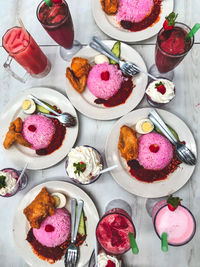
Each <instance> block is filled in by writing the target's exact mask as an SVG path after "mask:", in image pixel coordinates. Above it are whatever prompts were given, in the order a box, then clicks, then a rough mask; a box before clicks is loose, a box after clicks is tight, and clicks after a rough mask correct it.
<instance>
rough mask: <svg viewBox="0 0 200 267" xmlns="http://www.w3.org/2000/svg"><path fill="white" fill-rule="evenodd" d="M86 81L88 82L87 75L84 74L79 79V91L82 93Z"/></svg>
mask: <svg viewBox="0 0 200 267" xmlns="http://www.w3.org/2000/svg"><path fill="white" fill-rule="evenodd" d="M86 83H87V76H86V75H83V76H82V77H80V79H79V92H80V93H82V92H83V91H84V90H85V86H86Z"/></svg>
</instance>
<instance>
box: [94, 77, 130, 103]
mask: <svg viewBox="0 0 200 267" xmlns="http://www.w3.org/2000/svg"><path fill="white" fill-rule="evenodd" d="M125 77H126V80H124V81H123V82H122V84H121V87H120V89H119V90H118V92H117V93H116V94H115V95H114V96H112V97H111V98H109V99H102V98H97V99H96V100H95V101H94V102H95V103H96V104H103V105H104V106H105V107H115V106H118V105H121V104H124V103H125V102H126V100H127V98H128V97H129V96H130V94H131V93H132V91H133V88H134V87H135V86H134V85H133V82H132V77H127V76H125Z"/></svg>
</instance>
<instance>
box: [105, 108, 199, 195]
mask: <svg viewBox="0 0 200 267" xmlns="http://www.w3.org/2000/svg"><path fill="white" fill-rule="evenodd" d="M150 111H151V108H142V109H138V110H135V111H132V112H130V113H128V114H127V115H125V116H124V117H122V118H121V119H120V120H118V121H117V123H116V124H115V125H114V127H113V128H112V130H111V132H110V134H109V136H108V138H107V142H106V148H105V155H106V162H107V165H108V166H112V165H114V164H117V165H118V166H119V167H118V168H116V169H114V170H112V171H111V174H112V176H113V178H114V179H115V180H116V182H117V183H118V184H119V185H120V186H122V187H123V188H124V189H125V190H127V191H128V192H130V193H132V194H135V195H138V196H141V197H148V198H156V197H162V196H166V195H170V194H172V193H174V192H176V191H177V190H179V189H180V188H181V187H182V186H183V185H184V184H185V183H186V182H187V181H188V180H189V179H190V177H191V175H192V173H193V171H194V168H195V166H190V165H186V164H185V163H182V162H181V161H180V160H179V159H178V158H177V156H176V153H175V147H174V146H173V145H172V144H171V143H170V142H169V141H168V139H167V138H166V137H165V136H164V135H162V132H160V131H159V129H157V128H156V127H155V126H154V125H153V124H152V122H151V121H150V120H149V119H148V114H149V112H150ZM157 111H158V113H159V115H160V116H161V117H162V119H163V120H164V121H165V123H166V124H167V125H168V127H169V128H170V131H171V132H172V134H173V135H174V136H175V137H176V138H177V140H180V141H181V142H184V143H185V144H186V146H187V147H188V148H189V149H191V150H192V152H193V153H194V154H195V155H196V154H197V148H196V143H195V140H194V137H193V135H192V133H191V131H190V129H189V128H188V127H187V125H186V124H185V123H184V122H183V121H182V120H181V119H180V118H178V117H177V116H176V115H174V114H172V113H170V112H168V111H165V110H161V109H157Z"/></svg>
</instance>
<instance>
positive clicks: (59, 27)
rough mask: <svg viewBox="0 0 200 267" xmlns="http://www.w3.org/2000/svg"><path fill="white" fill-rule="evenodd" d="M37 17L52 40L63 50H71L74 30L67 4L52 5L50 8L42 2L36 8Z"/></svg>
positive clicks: (63, 2)
mask: <svg viewBox="0 0 200 267" xmlns="http://www.w3.org/2000/svg"><path fill="white" fill-rule="evenodd" d="M37 17H38V20H39V21H40V23H41V24H42V26H43V27H44V29H45V30H46V31H47V32H48V34H49V35H50V36H51V38H52V39H54V41H55V42H56V43H58V44H59V45H61V46H62V47H64V48H67V49H69V48H71V47H72V45H73V41H74V28H73V22H72V18H71V14H70V11H69V8H68V5H67V3H66V2H65V1H64V0H63V1H62V3H57V4H55V3H53V5H52V7H49V6H47V4H46V3H44V1H42V2H41V3H40V4H39V6H38V8H37Z"/></svg>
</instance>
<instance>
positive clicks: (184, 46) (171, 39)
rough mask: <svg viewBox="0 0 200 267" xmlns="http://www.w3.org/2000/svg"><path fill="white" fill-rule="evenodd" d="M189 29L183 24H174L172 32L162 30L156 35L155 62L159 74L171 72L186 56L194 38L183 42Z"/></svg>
mask: <svg viewBox="0 0 200 267" xmlns="http://www.w3.org/2000/svg"><path fill="white" fill-rule="evenodd" d="M189 31H190V28H189V27H188V26H186V25H185V24H183V23H178V22H177V23H175V27H174V28H173V29H172V30H164V28H162V29H161V30H160V32H159V33H158V37H157V43H156V50H155V61H156V66H157V68H158V70H159V72H161V73H166V72H169V71H171V70H173V69H174V68H175V67H176V66H177V65H178V64H179V63H180V62H181V61H182V60H183V58H184V57H185V56H186V55H187V53H188V52H189V51H190V49H191V48H192V46H193V43H194V37H193V38H192V39H191V40H190V41H185V37H186V36H187V34H188V33H189Z"/></svg>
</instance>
